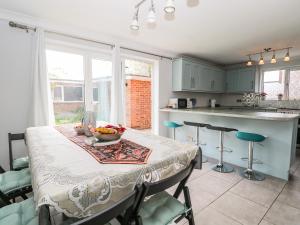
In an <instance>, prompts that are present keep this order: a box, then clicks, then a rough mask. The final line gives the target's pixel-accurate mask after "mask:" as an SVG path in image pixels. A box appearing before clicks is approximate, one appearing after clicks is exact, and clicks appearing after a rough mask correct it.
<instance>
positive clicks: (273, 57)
mask: <svg viewBox="0 0 300 225" xmlns="http://www.w3.org/2000/svg"><path fill="white" fill-rule="evenodd" d="M276 62H277V61H276V57H275V51H273V56H272V59H271V63H272V64H274V63H276Z"/></svg>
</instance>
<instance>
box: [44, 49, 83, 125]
mask: <svg viewBox="0 0 300 225" xmlns="http://www.w3.org/2000/svg"><path fill="white" fill-rule="evenodd" d="M46 56H47V68H48V77H49V80H50V87H51V94H52V100H53V107H54V115H55V122H56V124H58V125H59V124H70V123H78V122H80V121H81V119H82V116H83V112H84V66H83V65H84V58H83V55H79V54H73V53H67V52H63V51H54V50H49V49H48V50H46Z"/></svg>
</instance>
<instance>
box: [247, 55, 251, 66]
mask: <svg viewBox="0 0 300 225" xmlns="http://www.w3.org/2000/svg"><path fill="white" fill-rule="evenodd" d="M246 65H247V66H252V60H251V56H250V55H249V60H248V62H247V64H246Z"/></svg>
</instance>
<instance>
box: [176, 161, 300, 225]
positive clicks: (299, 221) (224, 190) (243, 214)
mask: <svg viewBox="0 0 300 225" xmlns="http://www.w3.org/2000/svg"><path fill="white" fill-rule="evenodd" d="M212 167H213V164H212V163H210V162H208V163H205V164H203V170H201V171H199V170H195V171H194V173H193V175H192V176H191V179H190V181H189V182H188V186H189V187H190V190H191V198H192V204H193V210H194V216H195V223H196V225H300V158H299V159H297V162H296V164H295V165H294V166H293V168H292V172H293V173H292V176H291V180H290V181H289V182H288V183H286V182H285V181H283V180H280V179H277V178H273V177H267V179H266V180H264V181H261V182H258V181H249V180H246V179H243V178H241V177H240V176H239V173H238V171H239V169H238V168H236V170H235V172H233V173H229V174H220V173H216V172H215V171H212V170H211V168H212ZM183 224H185V225H187V224H188V222H187V221H181V222H180V225H183Z"/></svg>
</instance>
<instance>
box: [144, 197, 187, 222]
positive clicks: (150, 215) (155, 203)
mask: <svg viewBox="0 0 300 225" xmlns="http://www.w3.org/2000/svg"><path fill="white" fill-rule="evenodd" d="M185 210H186V208H185V205H184V204H183V203H181V202H180V201H178V200H177V199H176V198H174V197H173V196H171V195H169V194H168V193H167V192H161V193H158V194H156V195H154V196H152V197H151V198H150V199H149V200H147V201H145V202H144V203H143V205H142V207H141V210H140V213H139V215H140V216H141V218H142V220H143V225H166V224H169V223H170V222H172V221H173V220H174V219H175V218H176V217H178V216H179V215H181V214H183V213H184V212H185Z"/></svg>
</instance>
